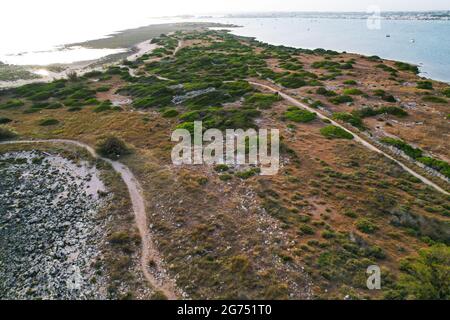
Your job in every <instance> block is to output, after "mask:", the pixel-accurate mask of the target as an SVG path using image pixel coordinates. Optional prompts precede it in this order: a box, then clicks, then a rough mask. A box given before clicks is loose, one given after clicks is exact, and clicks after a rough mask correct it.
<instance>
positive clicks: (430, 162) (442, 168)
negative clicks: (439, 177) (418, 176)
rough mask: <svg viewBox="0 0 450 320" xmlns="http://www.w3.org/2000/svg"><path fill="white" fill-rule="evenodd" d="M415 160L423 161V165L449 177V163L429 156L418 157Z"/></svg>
mask: <svg viewBox="0 0 450 320" xmlns="http://www.w3.org/2000/svg"><path fill="white" fill-rule="evenodd" d="M417 161H419V162H421V163H423V164H424V165H426V166H428V167H430V168H433V169H435V170H437V171H439V172H440V173H442V174H443V175H444V176H446V177H447V178H450V164H448V163H447V162H445V161H443V160H437V159H434V158H431V157H420V158H418V159H417Z"/></svg>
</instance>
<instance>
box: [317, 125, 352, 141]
mask: <svg viewBox="0 0 450 320" xmlns="http://www.w3.org/2000/svg"><path fill="white" fill-rule="evenodd" d="M320 133H321V134H322V135H323V136H325V137H327V138H329V139H348V140H351V139H353V135H352V134H351V133H349V132H347V131H345V130H344V129H342V128H341V127H336V126H333V125H329V126H326V127H324V128H322V129H320Z"/></svg>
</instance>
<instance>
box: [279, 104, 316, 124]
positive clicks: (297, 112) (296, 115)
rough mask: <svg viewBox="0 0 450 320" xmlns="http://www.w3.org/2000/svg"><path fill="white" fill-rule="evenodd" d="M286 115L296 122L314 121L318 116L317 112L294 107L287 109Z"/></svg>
mask: <svg viewBox="0 0 450 320" xmlns="http://www.w3.org/2000/svg"><path fill="white" fill-rule="evenodd" d="M284 117H285V118H286V119H288V120H291V121H294V122H299V123H307V122H311V121H314V120H315V119H316V118H317V114H315V113H313V112H309V111H307V110H302V109H299V108H295V107H294V108H290V109H289V110H288V111H286V112H285V113H284Z"/></svg>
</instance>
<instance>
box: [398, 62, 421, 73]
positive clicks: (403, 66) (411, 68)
mask: <svg viewBox="0 0 450 320" xmlns="http://www.w3.org/2000/svg"><path fill="white" fill-rule="evenodd" d="M395 67H396V68H397V69H398V70H401V71H408V72H412V73H414V74H419V72H420V71H419V67H417V66H414V65H412V64H409V63H405V62H396V63H395Z"/></svg>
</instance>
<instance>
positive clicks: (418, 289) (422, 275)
mask: <svg viewBox="0 0 450 320" xmlns="http://www.w3.org/2000/svg"><path fill="white" fill-rule="evenodd" d="M401 271H402V274H401V275H400V277H399V280H398V282H397V284H396V292H394V293H392V292H390V295H391V298H397V299H408V300H449V299H450V276H449V274H450V247H449V246H447V245H444V244H439V245H434V246H432V247H430V248H424V249H421V250H420V251H419V256H418V257H417V256H414V257H410V258H408V259H405V260H403V261H402V262H401ZM392 295H393V297H392Z"/></svg>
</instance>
